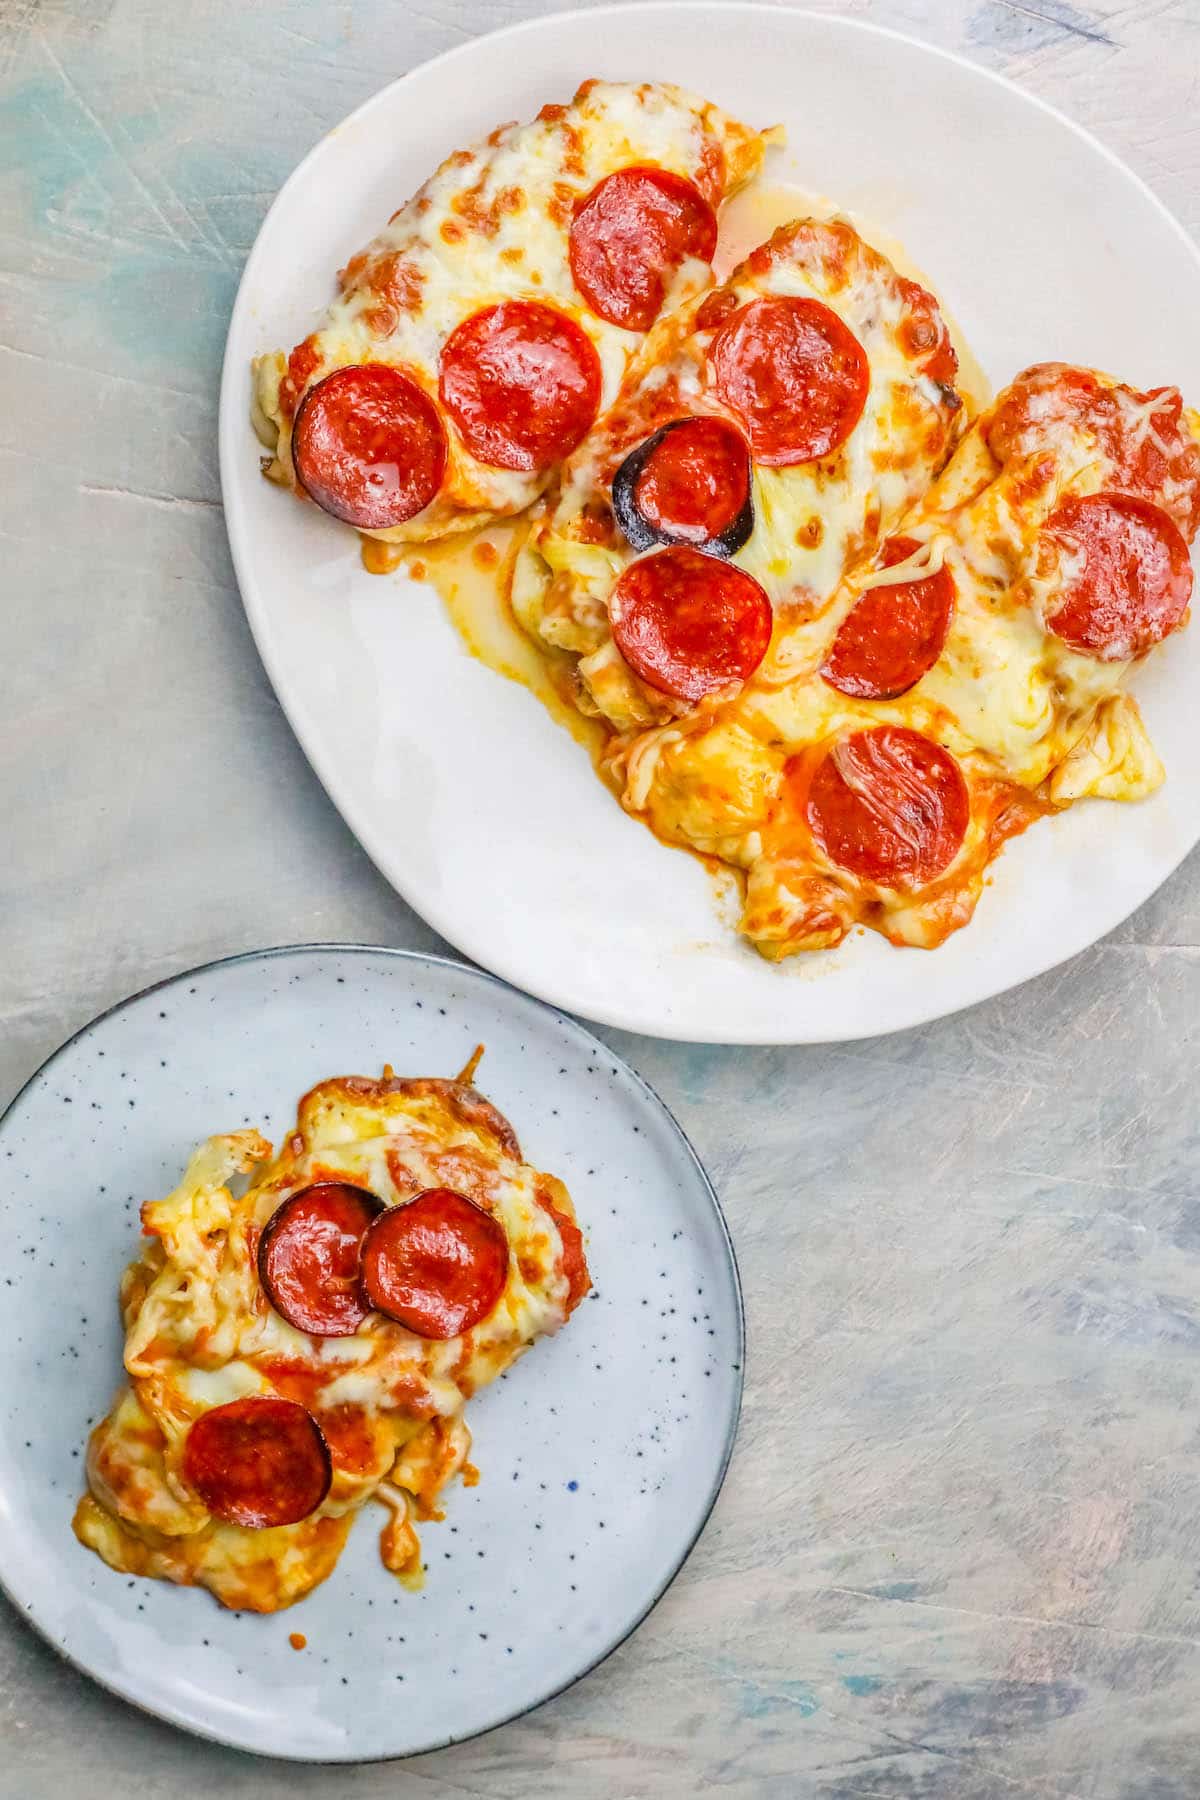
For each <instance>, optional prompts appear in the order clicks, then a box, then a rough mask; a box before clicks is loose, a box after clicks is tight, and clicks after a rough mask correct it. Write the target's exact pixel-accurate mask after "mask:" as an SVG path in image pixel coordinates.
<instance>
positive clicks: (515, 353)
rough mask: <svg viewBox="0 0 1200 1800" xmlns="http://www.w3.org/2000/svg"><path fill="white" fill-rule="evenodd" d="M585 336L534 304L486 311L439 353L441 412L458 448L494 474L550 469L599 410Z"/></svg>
mask: <svg viewBox="0 0 1200 1800" xmlns="http://www.w3.org/2000/svg"><path fill="white" fill-rule="evenodd" d="M600 386H601V374H600V358H599V357H598V356H597V354H596V348H595V345H594V344H593V343H592V340H591V338H590V337H588V335H587V333H586V332H585V331H583V330H581V329H580V327H579V326H578V325H577V324H576V323H575V321H574V319H569V318H568V317H567V315H566V313H563V312H559V311H558V309H557V308H556V307H553V306H543V305H542V304H541V302H540V301H536V300H504V301H502V302H501V303H500V305H499V306H485V307H484V308H483V310H482V311H481V312H477V313H472V314H471V317H470V318H469V319H464V321H463V323H462V324H461V325H460V326H459V327H458V328H457V330H455V331H452V332H451V334H450V336H449V337H448V338H447V340H446V343H445V346H444V348H443V350H442V360H441V395H442V405H443V406H444V407H445V408H446V411H447V412H448V413H449V414H450V417H451V418H452V419H453V420H454V423H455V424H456V425H457V427H458V430H459V435H460V436H461V438H462V440H463V443H464V444H465V445H466V447H467V449H468V450H469V451H470V453H471V455H472V456H474V457H476V458H477V459H478V460H479V461H480V462H482V463H488V464H490V465H491V467H492V468H496V469H521V470H526V471H534V470H540V469H548V468H549V467H550V465H551V464H552V463H556V462H561V461H562V459H563V457H564V456H569V455H570V453H571V451H572V450H574V448H575V446H576V444H578V443H579V442H580V440H581V439H582V438H584V437H586V435H587V433H588V431H589V430H590V429H591V425H592V421H593V420H594V419H595V417H596V413H597V412H598V410H599V407H600Z"/></svg>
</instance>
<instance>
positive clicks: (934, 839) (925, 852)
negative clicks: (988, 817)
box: [806, 725, 971, 887]
mask: <svg viewBox="0 0 1200 1800" xmlns="http://www.w3.org/2000/svg"><path fill="white" fill-rule="evenodd" d="M806 810H807V816H808V823H809V827H810V829H811V831H812V834H813V836H814V837H815V838H816V840H817V842H818V843H819V844H820V845H821V847H822V849H823V850H824V851H825V852H826V854H827V855H828V856H829V857H830V858H831V859H832V861H834V862H835V863H838V864H840V866H841V867H842V868H843V869H849V870H850V872H851V874H853V875H859V876H861V877H863V879H864V880H866V881H877V882H879V883H881V884H882V885H883V886H885V887H895V886H897V885H899V884H903V885H905V886H909V887H921V886H923V885H924V884H925V883H926V882H927V881H932V880H933V878H934V876H935V875H940V874H941V872H942V870H943V869H945V868H947V867H948V866H949V864H950V863H952V862H953V861H954V858H955V856H956V855H957V854H958V850H959V846H960V845H961V843H962V841H963V838H964V837H965V836H966V833H967V826H968V824H969V823H970V818H971V800H970V795H969V794H968V792H967V784H966V782H965V781H964V780H963V775H962V770H961V769H960V768H959V766H958V764H957V763H956V762H955V760H954V758H953V757H952V756H951V755H950V753H949V752H948V751H946V750H943V749H942V748H941V746H940V745H939V744H935V743H934V742H933V741H932V739H930V738H927V737H923V736H922V735H921V733H920V732H919V731H909V730H908V729H907V728H905V727H903V726H898V725H878V726H876V727H874V728H873V729H872V730H870V731H857V732H855V733H854V735H853V736H852V737H846V738H842V739H840V740H839V742H838V743H836V744H834V746H833V748H832V749H831V750H830V751H829V752H828V753H827V754H826V755H825V756H824V757H823V758H822V760H821V761H820V762H819V763H818V765H817V767H816V769H815V770H814V772H813V775H812V779H811V781H810V782H809V788H808V800H807V808H806Z"/></svg>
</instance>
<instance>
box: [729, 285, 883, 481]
mask: <svg viewBox="0 0 1200 1800" xmlns="http://www.w3.org/2000/svg"><path fill="white" fill-rule="evenodd" d="M708 354H709V357H710V359H711V362H712V367H713V375H714V378H715V382H716V391H717V394H718V396H719V397H720V399H721V400H722V401H723V403H724V404H725V405H726V406H727V407H728V408H729V410H730V412H732V413H735V414H736V415H737V417H738V418H739V419H741V421H742V423H743V424H744V425H745V427H746V432H747V435H748V436H749V439H750V449H751V451H752V452H753V454H754V460H755V461H756V462H760V463H767V464H769V465H771V466H785V465H789V464H792V463H805V462H815V461H816V460H817V459H818V458H819V457H822V456H828V455H829V454H830V452H831V451H833V450H836V449H837V448H838V446H839V445H840V444H844V443H845V441H846V439H847V438H848V437H849V436H850V433H851V432H852V431H853V430H854V427H855V426H856V425H857V424H858V421H859V419H860V418H861V416H862V410H863V407H864V406H865V405H866V403H867V389H868V388H869V387H870V385H871V369H870V365H869V363H868V362H867V353H866V351H865V350H864V349H863V347H862V345H861V344H860V343H859V341H858V339H857V338H856V337H855V335H854V333H853V332H852V331H851V330H850V329H849V327H848V326H846V325H843V323H842V321H841V320H840V319H839V318H838V316H837V314H836V313H835V312H833V311H831V309H830V308H829V307H828V306H823V305H822V304H821V302H820V301H819V300H806V299H800V298H796V297H794V296H790V295H781V294H770V295H767V296H765V297H764V298H762V299H759V300H751V301H750V302H749V303H748V304H747V305H746V306H742V307H739V309H738V311H737V312H735V313H734V314H733V316H732V318H730V319H729V320H728V322H727V323H726V324H725V325H723V326H722V327H721V329H720V331H719V332H718V333H717V335H716V337H715V338H714V339H713V342H712V345H711V346H710V348H709V353H708Z"/></svg>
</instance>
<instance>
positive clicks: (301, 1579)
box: [76, 1078, 573, 1611]
mask: <svg viewBox="0 0 1200 1800" xmlns="http://www.w3.org/2000/svg"><path fill="white" fill-rule="evenodd" d="M463 1095H465V1096H467V1099H466V1101H464V1100H463V1099H462V1098H461V1096H463ZM269 1156H270V1145H269V1144H267V1143H266V1141H265V1140H264V1139H262V1138H261V1137H259V1136H258V1134H257V1133H254V1132H240V1133H235V1134H234V1135H232V1136H230V1137H225V1138H213V1139H210V1140H209V1141H208V1142H207V1143H206V1144H204V1145H202V1146H201V1147H200V1149H199V1150H198V1151H197V1152H196V1153H195V1155H194V1156H193V1158H192V1159H191V1161H190V1162H189V1164H188V1167H187V1170H186V1171H185V1174H184V1177H183V1180H182V1181H181V1182H180V1184H179V1186H178V1187H177V1188H176V1189H175V1190H174V1192H173V1193H171V1194H169V1195H168V1196H167V1197H166V1199H164V1200H160V1201H155V1202H152V1203H149V1204H147V1205H146V1206H145V1207H144V1208H143V1220H144V1223H145V1227H146V1229H147V1231H148V1232H149V1233H151V1234H152V1238H151V1244H150V1245H149V1247H148V1248H147V1250H146V1251H145V1252H144V1253H143V1256H142V1257H141V1258H139V1260H138V1262H137V1263H135V1264H134V1265H132V1267H131V1270H130V1271H129V1272H128V1273H127V1276H126V1279H125V1282H124V1284H123V1295H124V1297H125V1316H126V1326H127V1337H126V1348H125V1369H126V1373H127V1375H128V1377H129V1383H130V1385H129V1386H128V1387H126V1388H125V1389H124V1390H123V1391H122V1393H121V1395H119V1396H118V1399H117V1402H116V1403H115V1405H114V1408H113V1410H112V1412H111V1413H110V1414H109V1415H108V1417H107V1418H106V1419H105V1420H103V1421H102V1422H101V1424H100V1425H99V1426H98V1427H97V1429H96V1432H95V1433H94V1434H93V1438H92V1443H91V1446H90V1451H89V1465H88V1469H89V1486H90V1493H89V1494H88V1495H87V1496H86V1497H85V1499H84V1500H83V1501H82V1502H81V1503H80V1508H79V1511H78V1513H77V1517H76V1530H77V1533H78V1535H79V1536H80V1538H81V1539H82V1541H84V1542H85V1543H88V1544H89V1545H90V1546H91V1547H92V1548H93V1549H96V1550H97V1551H98V1552H99V1554H100V1555H102V1556H103V1557H104V1558H105V1560H106V1561H108V1562H110V1563H112V1564H113V1566H114V1567H120V1568H128V1569H137V1570H141V1571H142V1572H144V1573H149V1574H157V1575H162V1576H164V1577H165V1578H166V1579H168V1580H175V1581H189V1582H192V1581H194V1582H199V1583H201V1584H202V1585H205V1586H208V1587H210V1588H211V1589H212V1590H213V1592H214V1593H216V1594H217V1595H218V1597H219V1598H221V1599H222V1600H224V1601H225V1603H226V1604H228V1605H238V1606H240V1605H246V1606H251V1607H254V1608H256V1609H258V1610H265V1611H269V1610H273V1609H274V1607H275V1606H277V1605H286V1604H289V1603H290V1601H291V1600H294V1599H296V1598H298V1597H299V1596H300V1594H301V1593H303V1592H306V1591H307V1590H308V1588H309V1587H311V1586H312V1585H313V1584H314V1583H315V1582H316V1581H318V1580H321V1579H323V1578H324V1576H325V1575H326V1574H327V1573H328V1572H329V1569H330V1568H331V1567H332V1564H333V1561H334V1560H336V1555H337V1551H338V1550H339V1549H340V1547H341V1542H342V1540H343V1538H344V1531H342V1532H341V1534H340V1535H338V1532H337V1531H335V1530H333V1529H332V1522H333V1521H336V1520H338V1519H340V1518H342V1517H343V1516H345V1515H349V1514H351V1513H352V1512H354V1511H355V1510H357V1509H358V1508H360V1507H361V1506H362V1505H363V1503H364V1502H365V1501H366V1500H367V1499H369V1498H370V1497H371V1496H372V1495H373V1494H374V1493H375V1491H376V1490H377V1488H378V1487H379V1485H380V1483H381V1482H383V1481H384V1480H385V1478H388V1477H389V1476H390V1478H391V1481H392V1483H393V1486H395V1484H397V1483H398V1484H399V1486H400V1489H401V1490H403V1489H404V1487H405V1484H406V1481H407V1479H408V1474H407V1473H406V1472H411V1470H412V1469H414V1468H416V1467H417V1466H418V1465H420V1467H421V1468H422V1469H423V1470H424V1471H425V1474H424V1475H423V1477H422V1479H423V1480H424V1481H425V1483H426V1486H425V1488H424V1489H423V1490H422V1494H423V1498H422V1501H421V1504H422V1506H426V1505H431V1504H432V1496H433V1492H434V1491H435V1488H431V1487H430V1486H429V1483H430V1481H431V1480H432V1477H431V1476H430V1473H429V1471H430V1469H431V1468H433V1467H435V1466H436V1468H438V1469H440V1470H441V1471H442V1475H441V1479H443V1480H448V1479H449V1478H450V1475H451V1474H453V1473H454V1472H455V1471H456V1470H457V1469H458V1468H459V1467H460V1466H461V1464H462V1462H463V1461H464V1459H465V1455H466V1446H467V1445H468V1444H469V1441H470V1440H469V1434H468V1433H467V1432H466V1427H465V1425H464V1424H463V1423H462V1410H463V1406H464V1403H465V1402H466V1400H467V1399H468V1398H469V1397H470V1395H471V1394H472V1393H474V1392H475V1391H476V1389H478V1388H479V1387H481V1386H483V1385H485V1384H486V1383H487V1382H489V1381H491V1380H492V1379H494V1378H495V1376H497V1375H498V1374H501V1373H502V1372H503V1371H504V1370H505V1369H506V1368H508V1367H509V1366H510V1365H511V1364H512V1363H513V1361H515V1360H516V1358H517V1357H519V1356H520V1355H521V1354H523V1353H524V1351H525V1350H526V1349H528V1347H529V1346H530V1345H531V1344H532V1343H533V1342H535V1341H536V1340H537V1339H538V1338H539V1337H542V1336H545V1335H546V1334H547V1333H550V1332H553V1331H556V1330H557V1329H558V1328H559V1326H560V1325H561V1324H562V1323H563V1321H564V1320H565V1318H566V1317H567V1314H568V1312H569V1311H570V1308H571V1305H572V1303H573V1295H572V1283H571V1280H570V1278H569V1276H568V1274H567V1273H566V1270H565V1267H564V1246H563V1237H562V1233H561V1231H560V1228H559V1224H558V1220H557V1218H556V1216H555V1212H557V1213H559V1214H565V1215H567V1216H570V1214H571V1203H570V1198H569V1196H568V1195H567V1194H566V1191H565V1189H564V1188H563V1187H562V1185H561V1183H559V1182H557V1181H556V1180H554V1178H553V1177H550V1176H546V1175H541V1174H539V1173H538V1171H537V1170H535V1169H533V1168H531V1167H530V1166H529V1165H528V1164H526V1163H524V1162H522V1161H521V1160H520V1157H519V1152H517V1150H516V1144H515V1139H512V1137H511V1133H510V1131H509V1128H508V1127H507V1125H506V1124H505V1123H504V1121H503V1120H501V1119H500V1118H499V1115H498V1114H495V1113H494V1112H493V1111H492V1109H490V1108H489V1107H487V1104H486V1103H485V1102H481V1101H479V1099H478V1096H474V1094H473V1091H472V1090H470V1089H465V1088H462V1086H461V1084H454V1083H429V1082H424V1083H422V1082H397V1081H394V1080H391V1079H385V1080H383V1081H381V1082H379V1083H369V1082H363V1081H360V1080H358V1079H357V1078H355V1079H349V1080H346V1081H331V1082H326V1083H323V1084H322V1085H321V1086H320V1087H318V1088H316V1089H314V1090H313V1092H312V1093H311V1094H309V1095H307V1096H306V1097H305V1099H304V1101H303V1102H302V1103H301V1108H300V1113H299V1118H298V1121H297V1127H296V1129H295V1131H294V1132H292V1133H290V1134H289V1136H288V1138H287V1139H286V1140H285V1142H284V1147H283V1150H282V1152H281V1154H280V1156H279V1157H278V1158H277V1159H276V1160H275V1161H274V1162H271V1163H268V1161H267V1159H268V1158H269ZM252 1171H255V1172H256V1173H255V1178H254V1179H253V1180H252V1181H251V1183H250V1185H249V1186H248V1188H247V1189H246V1191H245V1193H244V1194H242V1195H241V1197H240V1198H235V1196H234V1192H233V1188H232V1186H231V1182H232V1180H233V1178H234V1177H235V1175H242V1176H245V1175H247V1174H250V1173H251V1172H252ZM338 1180H344V1181H346V1182H349V1183H350V1184H352V1185H355V1186H359V1187H364V1188H368V1189H370V1191H371V1192H372V1193H374V1194H375V1195H376V1196H377V1197H378V1198H379V1199H380V1200H382V1201H383V1202H384V1203H385V1204H388V1205H402V1204H403V1203H404V1202H405V1201H406V1200H408V1199H411V1198H413V1197H414V1195H415V1194H417V1193H418V1192H420V1191H422V1190H423V1189H425V1188H429V1187H439V1186H452V1187H454V1188H455V1189H456V1190H457V1191H458V1192H461V1193H464V1194H466V1195H467V1196H468V1197H469V1198H471V1199H473V1200H475V1201H476V1203H477V1204H479V1205H480V1206H482V1207H483V1208H484V1209H485V1210H486V1211H488V1212H490V1213H491V1214H492V1216H493V1217H495V1218H497V1219H499V1220H500V1222H501V1223H502V1224H503V1226H504V1230H505V1234H506V1237H507V1239H508V1243H509V1249H510V1258H509V1271H508V1276H507V1280H506V1284H505V1288H504V1291H503V1293H502V1295H501V1297H500V1300H499V1302H498V1304H497V1305H496V1307H495V1309H494V1310H493V1311H492V1312H491V1313H490V1314H489V1315H488V1316H487V1317H486V1318H484V1319H483V1320H481V1321H480V1322H479V1324H478V1325H476V1326H475V1327H474V1329H473V1330H471V1331H469V1332H467V1333H465V1334H464V1335H463V1336H461V1337H458V1338H453V1339H450V1340H447V1341H435V1340H432V1339H425V1338H421V1337H418V1336H417V1335H416V1334H415V1333H413V1332H411V1331H409V1330H407V1329H406V1328H405V1327H404V1326H402V1325H400V1324H398V1323H396V1322H395V1321H393V1320H389V1319H386V1318H383V1317H382V1316H381V1315H379V1314H371V1315H369V1317H368V1318H367V1319H366V1320H365V1321H364V1323H363V1324H362V1325H361V1326H360V1327H359V1329H358V1330H357V1331H356V1332H355V1333H354V1334H353V1335H352V1336H347V1337H342V1338H313V1337H310V1336H309V1335H308V1334H307V1333H305V1332H302V1331H298V1330H297V1329H296V1328H295V1327H294V1326H292V1325H290V1324H289V1323H288V1322H287V1320H285V1319H284V1318H282V1317H281V1316H280V1315H279V1314H278V1313H277V1312H276V1311H275V1310H274V1308H273V1307H272V1306H271V1305H270V1303H269V1301H268V1298H267V1296H266V1295H265V1294H264V1292H263V1290H262V1288H261V1286H260V1284H259V1280H258V1273H257V1246H258V1242H259V1237H260V1234H261V1231H262V1229H263V1227H264V1226H265V1224H266V1223H267V1221H268V1220H269V1219H270V1217H271V1215H272V1213H273V1212H274V1211H275V1210H276V1208H277V1207H278V1206H279V1205H280V1204H281V1203H282V1202H283V1201H284V1200H286V1199H287V1198H288V1196H289V1195H291V1194H293V1193H296V1192H298V1191H299V1190H301V1189H302V1188H305V1187H307V1186H309V1185H310V1184H311V1183H313V1182H317V1181H338ZM551 1208H553V1209H555V1210H550V1209H551ZM257 1394H267V1395H269V1394H278V1395H281V1396H282V1397H283V1398H286V1399H292V1400H298V1401H299V1402H300V1403H301V1404H302V1405H304V1406H306V1407H307V1408H308V1410H309V1411H310V1412H311V1413H312V1415H313V1417H314V1418H315V1419H316V1420H317V1422H318V1424H319V1425H320V1426H321V1428H322V1430H323V1431H324V1433H325V1435H326V1438H327V1441H328V1443H329V1447H330V1451H331V1456H332V1461H333V1484H332V1486H331V1488H330V1490H329V1493H328V1495H327V1497H326V1499H325V1500H324V1501H323V1502H322V1504H321V1506H320V1507H319V1508H318V1509H317V1511H316V1513H314V1514H313V1515H310V1517H309V1518H307V1519H305V1520H302V1521H301V1522H300V1523H299V1524H298V1525H296V1526H289V1527H281V1528H278V1529H272V1530H267V1531H247V1530H242V1529H240V1528H238V1527H236V1526H233V1525H229V1524H226V1523H223V1522H221V1521H220V1520H217V1519H214V1518H211V1517H210V1516H209V1515H208V1513H207V1512H206V1511H205V1509H204V1507H203V1506H202V1505H201V1504H200V1502H199V1500H198V1499H197V1497H196V1496H195V1494H194V1493H193V1492H192V1491H191V1489H190V1488H189V1486H188V1484H187V1481H186V1479H185V1477H184V1474H183V1452H184V1446H185V1443H186V1439H187V1434H188V1430H189V1428H190V1426H191V1424H192V1422H193V1421H194V1420H195V1419H196V1418H197V1417H199V1416H200V1415H201V1414H202V1413H204V1412H206V1411H208V1410H209V1409H210V1408H212V1407H216V1406H223V1405H226V1404H228V1403H229V1402H230V1401H233V1400H238V1399H242V1398H244V1397H246V1396H248V1395H257ZM447 1444H450V1445H452V1446H456V1449H455V1453H454V1455H449V1454H446V1453H445V1451H446V1445H447ZM423 1446H424V1447H423ZM435 1451H436V1452H437V1454H436V1455H435ZM398 1458H399V1461H398V1460H397V1459H398ZM398 1504H401V1505H403V1501H402V1500H401V1501H400V1502H398ZM402 1524H403V1529H402V1528H401V1525H397V1527H396V1531H395V1532H394V1533H393V1537H394V1538H395V1543H393V1546H392V1548H393V1550H395V1552H396V1555H397V1557H399V1560H400V1563H401V1564H403V1567H404V1568H405V1569H406V1570H407V1571H408V1573H409V1574H411V1573H412V1559H411V1557H408V1556H407V1555H405V1556H400V1552H399V1549H398V1548H397V1546H398V1545H399V1543H400V1539H401V1538H403V1540H404V1542H405V1543H408V1541H409V1539H410V1538H411V1521H409V1520H408V1519H407V1515H405V1519H404V1521H403V1522H402ZM323 1526H325V1527H329V1529H325V1530H322V1529H320V1528H321V1527H323ZM413 1541H414V1542H415V1539H414V1540H413ZM390 1554H391V1553H390V1552H389V1555H390ZM306 1557H309V1559H310V1560H309V1564H308V1572H307V1578H306V1575H305V1558H306Z"/></svg>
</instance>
